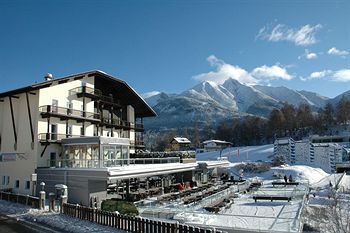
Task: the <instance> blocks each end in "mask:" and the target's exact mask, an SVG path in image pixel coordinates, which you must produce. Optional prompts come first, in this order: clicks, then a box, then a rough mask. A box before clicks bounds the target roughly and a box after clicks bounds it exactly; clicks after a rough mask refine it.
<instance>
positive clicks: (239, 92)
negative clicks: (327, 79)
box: [143, 79, 350, 129]
mask: <svg viewBox="0 0 350 233" xmlns="http://www.w3.org/2000/svg"><path fill="white" fill-rule="evenodd" d="M349 94H350V93H349ZM143 96H144V97H145V100H146V102H147V103H148V104H149V105H150V106H151V107H153V108H154V110H155V111H156V112H157V114H158V116H157V117H156V118H153V119H152V118H151V119H145V123H146V126H147V128H148V129H162V128H174V127H175V128H178V127H193V126H194V124H196V123H199V124H202V125H204V124H210V125H212V124H213V123H214V124H215V122H219V121H221V120H223V119H232V118H233V117H240V116H245V115H248V114H249V115H257V116H263V117H266V116H268V114H269V113H270V112H271V110H273V109H274V108H280V107H282V106H283V102H288V103H290V104H293V105H295V106H298V105H300V104H303V103H306V104H310V105H312V106H313V108H314V109H318V108H321V107H323V106H324V105H325V104H326V103H327V101H328V100H329V99H328V98H327V97H324V96H320V95H319V94H317V93H314V92H309V91H295V90H292V89H289V88H286V87H269V86H260V85H256V86H248V85H245V84H242V83H240V82H238V81H237V80H235V79H227V80H226V81H225V82H224V83H223V84H221V85H220V84H217V83H214V82H210V81H205V82H202V83H199V84H197V85H196V86H194V87H192V88H190V89H188V90H186V91H184V92H182V93H180V94H166V93H163V92H152V93H147V95H143Z"/></svg>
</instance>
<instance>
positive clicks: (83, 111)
mask: <svg viewBox="0 0 350 233" xmlns="http://www.w3.org/2000/svg"><path fill="white" fill-rule="evenodd" d="M80 110H81V116H82V117H85V107H84V104H82V105H81V106H80Z"/></svg>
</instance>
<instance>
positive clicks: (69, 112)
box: [67, 101, 73, 115]
mask: <svg viewBox="0 0 350 233" xmlns="http://www.w3.org/2000/svg"><path fill="white" fill-rule="evenodd" d="M72 113H73V103H72V101H68V102H67V114H68V115H71V114H72Z"/></svg>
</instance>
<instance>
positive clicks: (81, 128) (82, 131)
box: [80, 126, 85, 136]
mask: <svg viewBox="0 0 350 233" xmlns="http://www.w3.org/2000/svg"><path fill="white" fill-rule="evenodd" d="M84 135H85V129H84V127H83V126H82V127H80V136H84Z"/></svg>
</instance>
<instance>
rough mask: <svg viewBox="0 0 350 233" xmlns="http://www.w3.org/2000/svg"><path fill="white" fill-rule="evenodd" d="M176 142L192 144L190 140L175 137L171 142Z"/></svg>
mask: <svg viewBox="0 0 350 233" xmlns="http://www.w3.org/2000/svg"><path fill="white" fill-rule="evenodd" d="M173 141H176V142H177V143H179V144H190V143H191V141H190V140H188V139H187V138H183V137H174V138H173V140H171V142H173Z"/></svg>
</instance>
